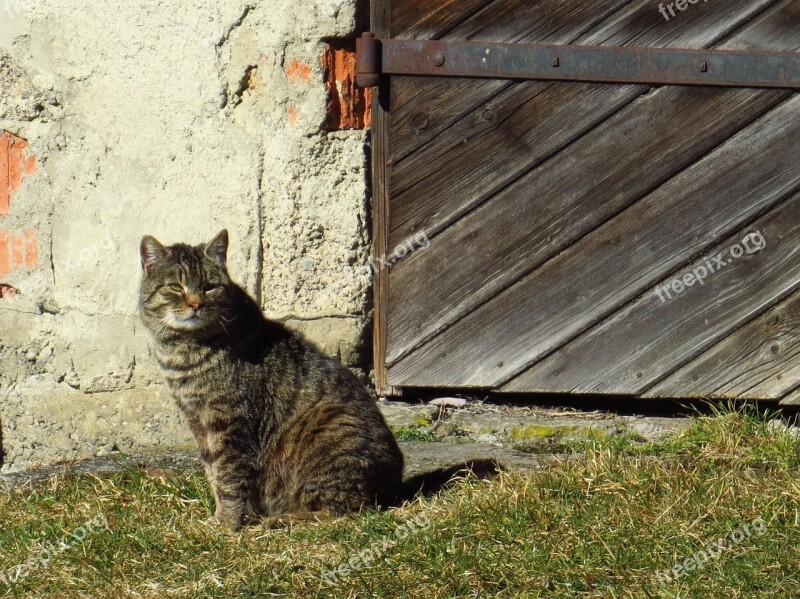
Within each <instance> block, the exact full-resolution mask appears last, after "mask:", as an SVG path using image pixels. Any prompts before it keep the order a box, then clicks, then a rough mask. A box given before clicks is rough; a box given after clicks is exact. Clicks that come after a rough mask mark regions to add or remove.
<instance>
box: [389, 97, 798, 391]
mask: <svg viewBox="0 0 800 599" xmlns="http://www.w3.org/2000/svg"><path fill="white" fill-rule="evenodd" d="M799 139H800V97H796V98H794V99H792V100H791V101H789V102H786V103H784V104H782V105H781V106H780V107H778V108H777V109H775V110H773V111H772V112H770V113H769V114H768V115H767V116H766V117H764V118H763V119H760V120H759V121H757V122H755V123H753V124H752V125H751V126H749V127H747V128H746V129H745V130H743V131H742V132H740V133H739V134H737V135H736V136H735V137H733V138H732V139H731V140H729V141H728V142H726V143H725V144H724V145H722V146H720V147H719V148H718V149H717V150H715V151H714V152H713V153H712V154H709V155H708V156H707V157H706V158H704V159H703V160H702V161H701V162H699V163H697V164H696V165H694V166H692V167H691V168H689V169H687V170H685V171H683V172H682V173H681V174H680V175H678V176H677V177H675V178H673V179H672V180H670V181H669V182H668V183H666V184H664V185H662V186H661V187H659V188H658V189H657V190H655V191H654V192H653V193H651V194H649V195H648V196H647V197H645V198H644V199H642V200H640V201H639V202H637V203H636V204H634V205H633V206H631V207H629V208H628V209H627V210H626V211H624V212H623V213H621V214H620V215H618V216H617V217H615V218H614V219H612V220H610V221H608V222H607V223H605V224H604V225H603V226H601V227H599V228H597V229H595V230H594V231H592V232H591V233H590V234H589V235H587V236H586V237H584V238H582V239H581V240H580V241H579V242H578V243H576V244H574V245H572V246H570V247H569V248H568V249H566V250H565V251H564V252H562V253H561V254H559V255H558V256H556V257H554V258H553V259H551V260H549V261H548V262H547V263H545V264H544V265H543V266H542V267H540V268H539V269H537V270H536V271H534V272H533V273H532V274H530V275H528V276H527V277H525V278H524V279H522V280H521V281H520V282H519V283H517V284H516V285H514V286H512V287H510V288H509V289H508V290H507V291H505V292H503V293H501V294H499V295H498V296H496V297H495V298H493V299H492V300H491V301H489V302H487V303H486V304H483V305H482V306H481V307H480V308H478V309H477V310H475V311H473V312H472V313H470V314H469V315H467V316H466V317H464V318H463V319H461V320H459V321H458V322H456V323H455V324H453V325H452V326H451V327H450V328H448V329H447V330H445V331H444V332H443V333H441V334H440V335H438V336H437V337H435V338H433V339H432V340H430V341H429V342H427V343H426V344H424V345H423V346H422V347H420V348H419V349H417V350H415V351H414V352H413V353H411V354H410V355H408V356H406V357H405V358H403V359H402V360H400V361H399V362H397V363H396V364H394V365H392V366H391V367H390V368H389V380H390V382H393V384H398V385H419V386H442V385H462V386H479V387H495V386H498V385H500V384H502V383H504V382H505V381H507V380H509V379H510V378H511V377H513V376H514V375H515V374H517V373H519V372H520V371H521V370H523V369H525V368H527V367H528V366H530V365H531V364H533V363H534V362H535V361H536V360H539V359H541V358H542V357H543V356H544V355H546V354H547V353H549V352H551V351H552V350H554V349H556V348H557V347H559V346H561V345H563V344H564V343H565V342H567V341H568V340H569V339H571V338H573V337H574V336H576V335H577V334H579V333H580V332H581V331H583V330H585V329H586V328H587V327H589V326H591V325H592V324H593V323H594V322H597V321H598V320H599V319H602V318H604V317H606V316H607V315H608V314H610V313H611V312H613V311H614V310H616V309H618V308H619V307H620V306H622V305H623V304H624V303H626V302H628V301H629V300H630V299H631V298H634V297H636V296H637V295H638V294H640V293H643V292H645V291H646V290H647V289H648V288H649V287H650V286H651V285H652V284H654V283H656V282H657V281H659V280H660V279H661V278H663V276H664V275H665V273H667V272H669V271H670V270H672V269H675V268H677V267H679V266H680V265H681V264H684V263H685V262H686V261H687V260H690V259H692V257H693V256H695V255H697V254H699V253H701V252H703V251H705V250H706V249H707V248H709V247H711V246H712V245H714V244H715V242H716V240H717V239H718V238H719V236H721V235H727V234H728V233H730V232H731V231H735V230H737V229H738V228H739V227H740V226H742V224H743V223H746V222H747V221H748V219H751V218H752V217H753V216H754V215H756V214H758V213H759V212H760V211H763V210H765V209H768V208H770V207H771V206H774V205H775V204H776V203H777V202H779V201H781V199H783V198H784V197H786V195H787V194H789V193H790V192H791V191H792V190H794V189H795V188H796V187H797V186H798V185H800V170H798V169H797V164H798V161H799V160H800V144H798V143H797V142H798V140H799ZM732 173H735V174H736V176H732ZM432 247H433V246H431V249H432ZM428 251H430V250H428ZM543 389H547V388H546V387H543Z"/></svg>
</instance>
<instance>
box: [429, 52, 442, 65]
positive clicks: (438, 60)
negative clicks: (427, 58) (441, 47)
mask: <svg viewBox="0 0 800 599" xmlns="http://www.w3.org/2000/svg"><path fill="white" fill-rule="evenodd" d="M431 59H432V60H433V64H434V65H436V66H437V67H440V66H442V65H443V64H444V53H443V52H441V51H436V52H434V53H433V56H431Z"/></svg>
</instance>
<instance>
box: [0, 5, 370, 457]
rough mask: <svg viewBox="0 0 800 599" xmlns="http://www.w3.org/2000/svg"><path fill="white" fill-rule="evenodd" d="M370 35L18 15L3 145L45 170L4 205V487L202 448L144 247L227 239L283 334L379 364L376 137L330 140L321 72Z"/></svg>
mask: <svg viewBox="0 0 800 599" xmlns="http://www.w3.org/2000/svg"><path fill="white" fill-rule="evenodd" d="M355 19H356V5H355V0H296V1H294V2H266V1H255V0H253V1H250V2H243V1H238V0H149V1H148V2H146V3H144V2H133V3H117V2H110V1H108V0H36V1H34V0H0V133H3V134H4V135H6V136H7V138H8V139H9V140H17V144H25V145H24V149H23V150H20V148H23V145H15V146H14V148H15V151H16V152H17V156H18V157H20V158H19V159H20V160H23V159H24V160H27V161H28V162H27V163H25V164H27V165H28V166H29V167H30V168H28V169H27V170H26V171H25V172H22V171H20V172H21V174H20V175H19V176H18V178H19V181H18V182H16V183H13V184H11V183H9V182H8V181H6V182H5V183H7V185H6V187H7V188H8V191H7V195H9V198H8V202H7V203H8V209H7V210H6V211H5V214H4V213H3V212H4V211H3V210H2V204H0V415H1V416H2V428H3V433H4V447H5V453H6V456H5V462H6V465H5V468H15V469H16V468H20V467H23V466H25V465H28V464H30V463H33V462H40V461H45V462H46V461H52V460H55V459H63V458H68V457H72V456H75V455H91V454H97V453H104V452H108V451H111V450H113V449H120V450H125V451H131V450H133V449H135V448H137V447H141V446H151V445H159V444H162V445H163V444H176V443H178V444H179V443H187V442H189V441H190V436H189V434H188V433H187V429H186V428H185V426H184V425H183V423H182V421H181V419H180V417H179V415H178V414H177V411H176V409H175V408H174V406H173V405H172V402H171V400H170V398H169V397H168V395H167V393H166V392H165V389H164V388H163V386H162V385H161V382H160V379H159V375H158V373H157V371H156V368H155V366H154V360H153V359H152V356H151V355H150V349H149V342H148V337H147V335H146V333H145V331H143V330H142V326H141V325H140V323H139V321H138V319H137V316H136V291H137V287H138V281H139V258H138V252H137V248H138V242H139V239H140V238H141V236H142V235H143V234H146V233H147V234H152V235H155V236H156V237H158V238H159V239H161V240H162V241H163V242H165V243H174V242H178V241H186V242H190V243H198V242H200V241H203V240H207V239H209V238H210V237H211V236H213V235H214V234H215V233H216V232H217V231H218V230H219V229H221V228H223V227H227V228H228V230H229V231H230V233H231V238H232V241H231V249H230V252H229V255H230V270H231V272H232V274H233V276H234V278H236V279H238V280H239V281H240V282H241V283H242V284H243V285H244V286H245V287H246V288H247V289H248V290H249V291H250V292H251V293H253V294H254V295H255V296H256V297H257V298H258V300H259V301H260V302H261V304H262V306H263V308H264V310H265V312H266V313H267V315H268V316H270V317H273V318H277V319H281V320H284V321H286V322H287V323H289V324H290V325H291V326H294V327H296V328H298V329H301V330H302V331H303V332H304V333H305V334H306V335H307V336H308V337H309V338H311V339H312V340H314V341H316V342H317V343H318V344H320V345H321V346H322V347H323V349H324V350H325V351H327V352H328V353H330V354H333V355H337V356H339V357H340V358H341V359H342V360H343V361H344V362H345V363H347V364H348V365H352V366H355V365H363V364H365V363H366V362H367V360H368V357H367V356H366V355H365V351H364V349H365V348H364V347H363V343H362V340H363V335H364V329H365V324H366V321H367V317H368V314H367V310H368V300H367V298H368V287H369V284H370V281H369V280H365V279H364V277H363V276H359V275H358V274H357V273H363V272H364V269H360V268H359V267H361V266H363V265H364V264H365V263H366V262H367V260H368V254H369V250H368V241H369V240H368V233H367V229H366V225H367V213H366V205H367V197H366V172H365V168H366V167H365V143H366V133H365V131H363V130H348V131H333V132H330V131H325V122H326V98H327V92H326V88H325V86H324V85H323V78H324V73H323V72H322V63H321V61H320V57H321V56H322V54H323V52H324V49H325V48H324V47H325V44H324V43H323V42H322V41H321V40H322V39H323V38H331V37H347V36H351V35H352V34H353V33H354V29H355ZM9 143H10V142H9ZM9 147H10V146H9ZM7 149H8V148H7ZM0 150H2V145H0ZM9 152H10V150H9ZM6 154H7V155H8V156H12V154H9V153H8V152H7V153H6ZM0 156H2V155H1V154H0ZM12 157H13V156H12ZM14 160H16V159H14ZM9 161H11V162H13V160H11V159H7V160H6V162H9ZM12 166H13V165H12ZM7 168H11V167H7ZM20 168H21V167H20ZM23 170H24V169H23ZM3 172H4V171H3V163H2V160H1V159H0V187H2V185H3V184H4V181H3V179H2V176H3ZM0 200H2V198H0ZM4 235H5V237H4ZM4 243H5V244H6V245H7V248H8V249H7V254H8V257H7V261H6V264H5V268H4V262H3V256H4V254H3V251H4V250H3V248H4V247H6V246H4V245H3V244H4ZM15 244H16V245H15ZM18 250H19V251H18ZM15 252H16V253H15ZM19 252H22V253H19Z"/></svg>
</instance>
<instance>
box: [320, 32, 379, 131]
mask: <svg viewBox="0 0 800 599" xmlns="http://www.w3.org/2000/svg"><path fill="white" fill-rule="evenodd" d="M320 60H321V62H322V71H323V73H324V74H325V87H326V88H327V90H328V114H327V118H326V123H325V128H326V129H327V130H328V131H339V130H341V129H366V128H367V127H369V126H370V122H371V120H372V113H371V102H372V89H371V88H366V89H362V88H358V87H356V53H355V48H354V47H353V44H352V43H351V44H343V43H340V44H337V45H333V44H331V45H328V46H326V48H325V51H324V52H323V54H322V57H321V59H320Z"/></svg>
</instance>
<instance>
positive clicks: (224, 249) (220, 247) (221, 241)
mask: <svg viewBox="0 0 800 599" xmlns="http://www.w3.org/2000/svg"><path fill="white" fill-rule="evenodd" d="M205 252H206V256H210V257H211V258H216V259H217V260H219V261H220V262H222V263H223V264H225V261H226V260H227V259H228V229H222V231H220V232H219V233H217V236H216V237H214V239H212V240H211V241H209V242H208V243H207V244H206V247H205Z"/></svg>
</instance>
